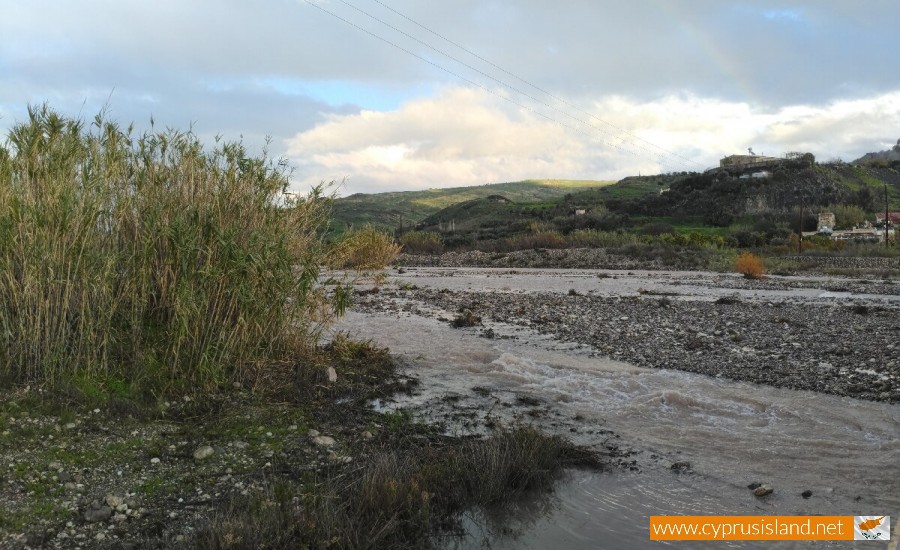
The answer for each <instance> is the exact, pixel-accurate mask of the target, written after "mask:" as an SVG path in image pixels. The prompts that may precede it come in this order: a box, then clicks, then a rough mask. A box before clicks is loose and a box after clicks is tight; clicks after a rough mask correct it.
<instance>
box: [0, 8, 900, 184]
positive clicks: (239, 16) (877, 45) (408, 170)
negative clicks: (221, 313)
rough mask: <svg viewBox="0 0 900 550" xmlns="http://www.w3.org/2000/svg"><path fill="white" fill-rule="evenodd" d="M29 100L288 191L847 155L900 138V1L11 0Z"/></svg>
mask: <svg viewBox="0 0 900 550" xmlns="http://www.w3.org/2000/svg"><path fill="white" fill-rule="evenodd" d="M0 8H2V11H0V13H3V17H2V18H0V136H3V137H2V138H0V141H4V140H5V136H6V134H7V132H8V130H9V129H10V128H11V127H12V126H13V125H14V124H16V123H17V122H19V121H22V120H23V119H24V118H25V116H26V115H27V108H28V106H29V105H39V104H43V103H47V104H49V106H50V107H52V108H53V109H55V110H56V111H58V112H60V113H63V114H66V115H69V116H72V117H81V118H84V119H88V120H90V119H92V118H93V116H94V115H95V114H97V113H98V112H99V111H100V110H105V112H106V113H107V115H108V116H110V117H111V118H114V119H116V120H118V121H119V122H122V123H123V124H128V123H134V125H135V127H136V128H137V129H138V130H139V131H140V130H147V129H149V128H150V121H151V119H152V120H153V122H154V124H155V128H156V129H161V128H175V129H181V130H185V129H192V130H193V131H194V132H195V133H196V134H198V135H199V136H200V137H201V138H202V139H203V140H204V141H205V142H207V143H210V144H212V143H213V142H214V139H215V137H216V136H221V137H223V138H224V139H227V140H242V141H244V143H245V144H247V145H248V147H250V149H251V150H253V151H259V152H261V151H262V150H263V149H264V148H265V149H266V151H267V154H269V155H270V156H273V157H284V158H286V159H287V160H288V161H289V163H290V165H291V166H292V167H293V174H292V178H293V185H292V187H293V188H294V190H295V191H297V192H304V191H306V190H308V189H309V188H310V187H311V186H312V185H316V184H318V183H320V182H330V181H335V182H338V183H339V184H340V187H339V193H340V194H343V195H347V194H350V193H357V192H363V193H372V192H382V191H403V190H413V189H427V188H438V187H455V186H462V185H480V184H484V183H496V182H505V181H517V180H521V179H530V178H556V179H618V178H622V177H625V176H628V175H637V174H639V173H640V174H651V173H661V172H680V171H691V170H702V169H705V168H708V167H711V166H715V165H717V163H718V159H719V158H721V157H723V156H725V155H730V154H745V153H746V152H747V150H748V148H752V149H753V151H754V152H755V153H756V154H765V155H770V156H780V155H782V154H784V153H785V152H788V151H803V152H812V153H813V154H814V155H816V157H817V159H819V160H820V161H827V160H835V159H843V160H845V161H851V160H853V159H855V158H857V157H859V156H861V155H862V154H864V153H867V152H871V151H881V150H885V149H889V148H890V147H891V146H892V145H894V144H895V143H897V140H898V138H900V70H898V68H900V57H898V52H900V33H898V32H897V30H896V29H897V28H898V27H900V2H897V1H896V0H866V1H865V2H849V1H846V0H809V1H800V0H770V1H767V0H756V1H750V0H733V1H728V0H631V1H629V2H622V1H618V0H616V1H611V0H602V1H600V0H554V1H553V2H550V1H548V0H541V1H537V0H516V1H511V0H502V1H501V0H453V1H449V2H424V1H421V0H419V1H415V0H154V1H153V2H147V1H138V0H134V1H128V0H79V1H78V2H71V1H51V0H29V1H27V2H21V1H14V0H0Z"/></svg>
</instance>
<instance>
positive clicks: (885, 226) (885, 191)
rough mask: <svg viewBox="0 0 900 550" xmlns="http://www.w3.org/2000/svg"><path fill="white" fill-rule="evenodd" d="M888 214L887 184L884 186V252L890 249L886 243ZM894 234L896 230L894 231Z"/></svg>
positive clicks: (889, 222)
mask: <svg viewBox="0 0 900 550" xmlns="http://www.w3.org/2000/svg"><path fill="white" fill-rule="evenodd" d="M888 214H889V212H888V195H887V183H885V184H884V248H885V250H887V249H889V248H890V247H891V244H890V243H889V242H888V227H890V226H891V218H890V217H889V215H888ZM894 231H895V233H896V230H894Z"/></svg>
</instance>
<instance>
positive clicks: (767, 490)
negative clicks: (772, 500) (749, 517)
mask: <svg viewBox="0 0 900 550" xmlns="http://www.w3.org/2000/svg"><path fill="white" fill-rule="evenodd" d="M774 490H775V489H773V488H772V486H771V485H765V484H764V485H760V486H759V487H757V488H756V489H753V494H754V495H756V496H758V497H764V496H766V495H768V494H771V493H772V491H774Z"/></svg>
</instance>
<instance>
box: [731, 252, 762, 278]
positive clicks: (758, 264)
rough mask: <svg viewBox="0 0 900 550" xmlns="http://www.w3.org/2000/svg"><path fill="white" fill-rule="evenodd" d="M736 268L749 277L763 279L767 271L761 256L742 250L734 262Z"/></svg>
mask: <svg viewBox="0 0 900 550" xmlns="http://www.w3.org/2000/svg"><path fill="white" fill-rule="evenodd" d="M734 270H735V271H736V272H738V273H741V274H743V275H744V277H746V278H748V279H762V278H763V277H764V276H765V273H766V266H765V264H763V261H762V258H760V257H759V256H756V255H754V254H751V253H749V252H742V253H741V254H740V255H739V256H738V257H737V260H735V262H734Z"/></svg>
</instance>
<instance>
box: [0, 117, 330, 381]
mask: <svg viewBox="0 0 900 550" xmlns="http://www.w3.org/2000/svg"><path fill="white" fill-rule="evenodd" d="M288 183H289V180H288V173H287V168H286V166H285V164H284V163H281V162H278V163H272V162H271V161H269V160H267V159H266V158H265V155H263V156H261V157H258V158H257V157H252V156H250V155H248V153H247V151H246V150H245V148H244V147H243V146H242V145H241V144H240V143H223V144H217V146H216V148H215V149H214V150H212V151H206V150H205V149H204V147H203V145H202V144H201V143H200V142H199V141H198V140H197V138H196V136H194V135H193V134H191V133H189V132H188V133H182V132H176V131H167V132H165V133H145V134H143V135H140V136H132V134H131V129H128V130H123V129H121V128H120V127H119V126H117V125H116V124H115V123H113V122H110V121H107V120H105V119H104V118H103V117H102V116H99V115H98V116H97V117H96V119H95V120H94V123H93V124H92V125H91V126H90V127H85V124H84V123H83V122H82V121H80V120H73V119H67V118H64V117H61V116H59V115H58V114H56V113H55V112H53V111H52V110H50V109H49V108H48V107H47V106H44V107H42V108H29V119H28V121H27V122H25V123H19V124H16V125H15V126H14V127H13V128H12V130H10V132H9V136H8V141H7V142H6V143H5V144H3V145H2V146H0V300H2V304H3V307H2V309H0V327H2V336H0V338H2V340H0V379H3V380H5V381H7V382H13V383H45V384H47V385H48V386H59V385H64V386H65V387H72V388H75V389H77V390H81V392H82V393H87V392H92V391H93V392H99V393H101V394H102V393H104V392H106V393H108V391H109V390H110V389H118V390H122V389H123V388H124V389H128V390H129V391H137V392H140V393H141V395H142V396H145V397H149V396H158V395H160V394H162V393H166V392H168V391H170V390H184V391H203V390H208V389H211V388H213V387H215V386H217V385H219V384H222V383H223V382H226V381H228V380H230V379H234V378H240V377H242V376H243V375H244V374H246V369H248V368H250V367H251V366H252V365H253V364H254V363H255V362H256V361H258V360H260V359H265V358H268V357H271V356H272V355H273V354H275V353H276V352H277V351H278V350H279V349H282V345H283V344H286V343H288V337H289V336H291V335H292V334H295V335H296V334H302V333H304V332H306V331H309V330H310V329H312V328H313V327H314V326H315V323H316V317H315V315H314V311H318V306H319V305H321V303H322V302H321V299H320V298H321V295H320V294H319V290H317V285H316V284H315V283H316V280H317V277H318V265H319V263H320V261H321V259H322V250H323V249H322V247H321V241H320V239H319V237H318V235H319V234H320V229H321V227H322V224H323V222H324V220H325V214H326V213H327V212H326V210H325V208H324V205H325V201H324V200H321V197H320V195H319V193H318V192H315V193H313V194H312V195H311V196H309V197H307V198H304V199H289V200H287V204H284V201H283V200H282V197H284V195H283V191H284V190H285V189H286V188H287V185H288ZM294 327H298V328H299V332H298V330H297V328H294Z"/></svg>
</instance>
